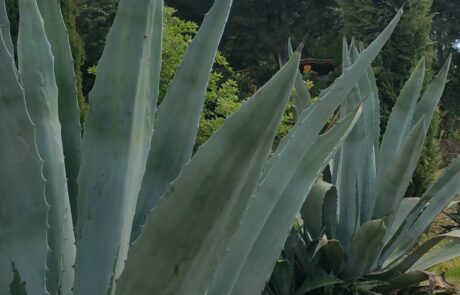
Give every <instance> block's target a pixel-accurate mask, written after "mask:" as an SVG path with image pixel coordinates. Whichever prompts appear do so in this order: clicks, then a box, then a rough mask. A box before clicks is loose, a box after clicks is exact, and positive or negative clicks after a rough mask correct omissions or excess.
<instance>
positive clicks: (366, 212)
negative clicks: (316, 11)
mask: <svg viewBox="0 0 460 295" xmlns="http://www.w3.org/2000/svg"><path fill="white" fill-rule="evenodd" d="M352 45H353V46H351V49H350V51H351V53H350V55H351V56H352V60H353V61H355V60H356V59H357V58H358V57H359V54H360V53H359V52H358V49H357V48H356V46H355V42H353V44H352ZM370 71H371V72H372V68H369V70H368V71H366V73H365V74H364V75H363V76H362V77H361V79H360V80H359V82H358V88H359V93H360V96H361V99H362V100H364V111H363V117H362V119H361V120H362V123H360V122H358V125H357V127H355V128H356V129H358V128H360V129H361V131H360V133H361V135H363V134H364V138H363V139H361V145H362V146H361V149H362V151H363V152H362V154H361V162H362V164H361V167H360V169H359V170H357V172H358V173H357V175H356V178H357V182H358V194H359V201H360V207H359V216H360V224H363V223H365V222H367V221H369V220H370V219H371V217H372V210H373V208H374V206H375V198H374V195H373V194H372V189H373V187H374V185H375V179H376V156H375V151H376V149H377V147H376V145H378V143H379V133H378V132H379V129H378V128H376V126H377V125H378V124H379V118H378V113H379V108H378V102H377V103H376V102H375V100H378V97H377V95H376V94H374V89H373V88H372V84H371V81H370V79H369V72H370Z"/></svg>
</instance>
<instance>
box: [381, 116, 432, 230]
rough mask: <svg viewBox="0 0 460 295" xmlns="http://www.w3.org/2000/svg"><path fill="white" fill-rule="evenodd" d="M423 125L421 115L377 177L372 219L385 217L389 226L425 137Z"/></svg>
mask: <svg viewBox="0 0 460 295" xmlns="http://www.w3.org/2000/svg"><path fill="white" fill-rule="evenodd" d="M425 125H426V123H425V118H424V117H423V118H422V119H420V121H419V122H418V123H417V125H415V126H414V128H413V129H412V130H411V131H410V132H409V134H408V135H407V137H406V140H405V141H404V143H403V145H402V147H401V148H400V150H399V151H398V152H397V153H396V155H395V156H394V157H393V160H392V161H391V163H390V164H389V165H388V169H387V170H386V171H385V173H384V174H383V175H382V176H381V177H379V178H378V179H377V183H376V185H375V191H374V193H375V196H376V204H375V209H374V219H379V218H385V223H386V225H387V227H389V228H390V227H391V224H392V223H393V219H394V214H395V212H396V211H397V209H398V207H399V205H400V203H401V201H402V198H403V197H404V193H405V192H406V189H407V187H408V186H409V183H410V180H411V178H412V174H413V172H414V170H415V167H416V165H417V162H418V159H419V157H420V153H421V151H422V147H423V141H424V139H425Z"/></svg>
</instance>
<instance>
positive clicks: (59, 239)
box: [18, 0, 75, 294]
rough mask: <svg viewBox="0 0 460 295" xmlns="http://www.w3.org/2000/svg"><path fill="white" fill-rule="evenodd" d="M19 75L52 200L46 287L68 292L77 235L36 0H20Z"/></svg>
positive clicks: (51, 69) (51, 71)
mask: <svg viewBox="0 0 460 295" xmlns="http://www.w3.org/2000/svg"><path fill="white" fill-rule="evenodd" d="M19 11H20V21H19V34H18V65H19V76H20V77H21V83H22V86H23V87H24V92H25V98H26V103H27V108H28V110H29V114H30V117H31V118H32V121H33V122H34V124H35V126H36V133H37V138H36V141H37V148H38V152H39V153H40V156H41V157H42V158H43V160H44V165H43V176H44V177H45V179H46V180H47V183H46V188H45V197H46V201H47V202H48V203H49V204H50V210H49V215H48V223H49V224H50V229H49V231H48V237H49V238H48V242H49V247H50V249H51V252H50V254H49V255H48V259H47V267H48V269H49V270H48V272H47V277H46V278H47V288H48V290H49V291H50V292H51V293H53V294H57V293H58V292H60V293H61V294H71V292H72V291H71V290H72V286H73V281H74V270H73V264H74V261H75V238H74V233H73V223H72V214H71V211H70V203H69V195H68V190H67V178H66V171H65V165H64V154H63V146H62V137H61V125H60V122H59V115H58V89H57V85H56V78H55V74H54V63H53V61H54V58H53V55H52V52H51V47H50V44H49V42H48V39H47V37H46V34H45V28H44V25H43V20H42V18H41V15H40V12H39V9H38V6H37V3H36V1H31V0H20V1H19Z"/></svg>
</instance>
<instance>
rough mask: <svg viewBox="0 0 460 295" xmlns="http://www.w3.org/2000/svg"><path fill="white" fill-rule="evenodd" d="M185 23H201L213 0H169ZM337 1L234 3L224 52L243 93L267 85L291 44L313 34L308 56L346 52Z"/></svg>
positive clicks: (308, 41) (309, 39)
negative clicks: (342, 47)
mask: <svg viewBox="0 0 460 295" xmlns="http://www.w3.org/2000/svg"><path fill="white" fill-rule="evenodd" d="M166 2H167V3H168V4H169V5H170V6H172V7H175V8H177V10H178V15H179V16H180V17H182V18H184V19H187V20H192V21H195V22H198V23H199V22H201V20H202V18H203V15H204V13H206V11H207V10H208V9H209V7H211V4H212V2H213V1H212V0H198V1H186V0H167V1H166ZM334 5H335V1H334V0H291V1H285V0H260V1H252V0H241V1H234V3H233V8H232V12H231V14H230V17H229V20H228V25H227V28H226V31H225V34H224V37H223V40H222V42H221V50H222V52H223V54H224V55H225V56H227V58H228V60H229V63H230V64H231V65H232V66H233V67H234V69H235V70H236V71H237V72H239V73H240V74H241V75H240V79H241V80H240V81H239V82H240V84H242V85H243V87H242V89H241V90H242V91H243V93H245V94H249V93H250V89H251V87H253V85H262V84H263V83H264V82H266V81H267V80H268V78H269V77H271V76H272V75H273V73H274V72H275V71H276V70H277V69H278V60H279V58H281V59H282V60H283V61H284V60H286V58H287V40H288V38H289V37H291V39H292V40H293V43H294V44H296V43H298V42H300V40H301V39H302V37H303V36H304V35H305V34H306V33H307V32H310V34H309V37H308V40H307V43H306V46H305V51H304V52H305V53H306V55H308V56H309V57H316V58H332V57H335V56H337V55H338V53H339V52H340V48H339V46H340V44H341V43H340V40H339V38H337V37H336V35H337V34H336V33H334V28H338V26H337V21H336V17H335V15H334V14H333V11H332V9H331V7H332V6H334Z"/></svg>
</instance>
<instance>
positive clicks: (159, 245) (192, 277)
mask: <svg viewBox="0 0 460 295" xmlns="http://www.w3.org/2000/svg"><path fill="white" fill-rule="evenodd" d="M299 59H300V54H299V53H296V54H294V55H293V56H292V58H291V60H290V61H289V62H288V63H287V64H286V65H285V66H284V67H283V68H282V69H281V70H280V72H278V73H277V74H276V75H275V76H274V77H273V78H272V79H271V80H270V81H269V82H268V83H267V84H266V85H265V86H264V87H262V88H261V89H260V90H259V91H258V92H257V93H256V94H255V95H254V96H253V97H252V98H251V99H250V100H248V101H247V102H246V103H245V104H243V106H242V107H241V108H240V109H239V110H238V111H237V112H236V113H234V114H233V115H232V116H230V117H228V118H227V120H226V121H225V123H224V124H223V125H222V127H221V128H220V129H219V130H218V131H217V132H216V133H214V134H213V136H212V137H211V138H210V139H209V140H208V141H207V142H206V143H205V144H204V145H202V146H201V147H200V148H199V149H198V151H197V153H196V154H195V156H194V157H193V158H192V160H191V161H190V162H189V163H188V164H187V165H186V166H185V167H184V169H182V171H181V173H180V174H179V176H178V178H177V179H176V180H175V181H174V182H172V183H171V184H170V186H169V188H168V189H167V191H166V194H165V195H164V196H163V198H162V199H161V200H160V202H159V203H158V205H157V206H156V208H155V210H153V211H152V212H151V213H150V215H149V217H148V219H147V222H146V225H145V227H144V230H143V233H142V235H141V236H140V237H139V239H138V240H137V241H136V242H135V243H134V244H133V245H132V246H131V248H130V253H129V257H128V261H127V264H126V269H125V272H124V273H123V275H122V276H121V278H120V282H119V290H118V291H119V294H121V295H123V294H133V293H136V294H140V295H141V294H152V293H154V294H158V295H162V294H174V295H180V294H189V292H190V290H193V292H195V293H196V294H204V293H205V291H206V289H207V288H208V286H209V282H210V280H211V279H212V276H213V272H214V270H215V269H216V267H217V265H218V263H219V262H220V261H221V260H222V257H223V255H224V253H225V252H226V248H227V243H228V242H229V240H230V238H231V237H232V236H233V235H234V232H235V230H236V228H237V226H238V225H239V222H240V217H241V215H242V213H243V211H244V209H245V208H246V205H247V201H248V199H249V197H250V195H251V193H252V191H253V189H254V187H255V185H256V183H257V180H258V176H259V174H260V172H261V169H262V166H263V164H264V162H265V160H266V157H267V155H268V152H269V150H270V147H271V144H272V141H273V139H274V136H275V134H276V130H277V128H278V125H279V122H280V120H281V116H282V114H283V111H284V108H285V106H286V103H287V100H288V98H289V94H290V92H291V89H292V85H293V83H294V79H295V75H296V73H297V66H298V62H299ZM171 212H174V214H171ZM152 278H154V279H152Z"/></svg>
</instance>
